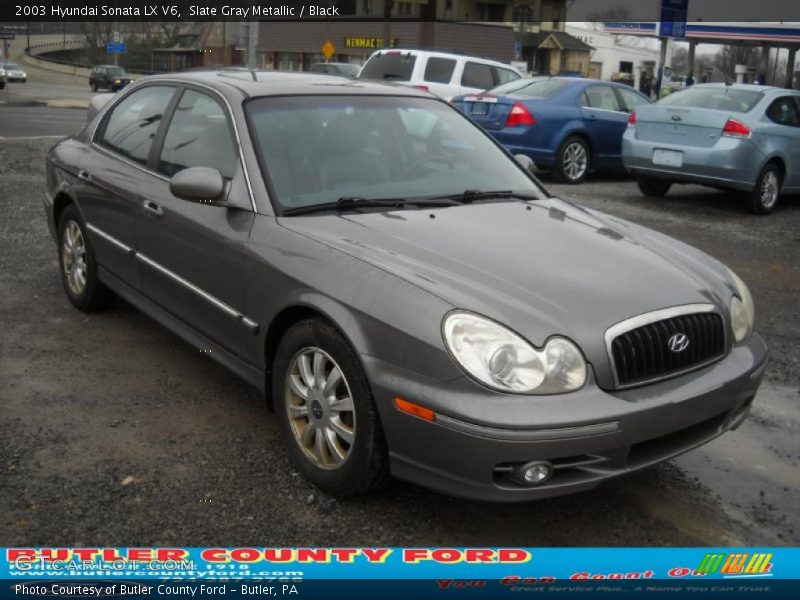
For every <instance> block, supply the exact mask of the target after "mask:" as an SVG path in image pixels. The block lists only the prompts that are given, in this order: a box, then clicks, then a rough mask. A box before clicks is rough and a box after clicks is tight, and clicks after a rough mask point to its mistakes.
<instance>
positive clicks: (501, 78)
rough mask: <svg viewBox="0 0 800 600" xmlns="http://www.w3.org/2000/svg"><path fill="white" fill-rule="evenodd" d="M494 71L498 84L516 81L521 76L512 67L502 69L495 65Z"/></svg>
mask: <svg viewBox="0 0 800 600" xmlns="http://www.w3.org/2000/svg"><path fill="white" fill-rule="evenodd" d="M495 72H496V73H497V81H498V82H499V83H500V85H502V84H504V83H509V82H511V81H516V80H517V79H519V78H520V77H521V75H520V74H519V73H517V72H516V71H514V70H512V69H502V68H500V67H496V68H495Z"/></svg>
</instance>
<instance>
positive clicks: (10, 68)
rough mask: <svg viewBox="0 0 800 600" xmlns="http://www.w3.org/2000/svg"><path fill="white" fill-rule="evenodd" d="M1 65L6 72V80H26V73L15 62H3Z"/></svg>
mask: <svg viewBox="0 0 800 600" xmlns="http://www.w3.org/2000/svg"><path fill="white" fill-rule="evenodd" d="M2 67H3V70H4V71H5V72H6V80H7V81H11V82H18V83H25V82H26V81H28V74H27V73H26V72H25V71H24V70H23V69H22V67H20V66H19V65H18V64H17V63H5V64H3V65H2Z"/></svg>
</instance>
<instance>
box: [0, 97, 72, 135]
mask: <svg viewBox="0 0 800 600" xmlns="http://www.w3.org/2000/svg"><path fill="white" fill-rule="evenodd" d="M85 124H86V111H85V110H80V109H75V108H50V107H48V106H2V105H0V139H4V138H20V137H40V136H42V137H54V138H59V137H64V136H67V135H72V134H73V133H77V132H79V131H80V130H81V128H82V127H83V126H84V125H85Z"/></svg>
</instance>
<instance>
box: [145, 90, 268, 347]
mask: <svg viewBox="0 0 800 600" xmlns="http://www.w3.org/2000/svg"><path fill="white" fill-rule="evenodd" d="M179 93H180V99H179V101H178V102H177V104H176V106H175V109H174V111H173V113H172V116H171V119H170V122H169V124H168V126H167V127H166V130H165V132H164V133H163V134H162V138H163V139H162V141H161V142H158V143H157V147H156V148H154V151H153V153H151V157H150V164H151V167H152V169H153V171H154V172H153V173H152V174H150V175H148V176H147V177H146V178H145V179H144V181H143V184H142V192H141V196H142V198H141V202H140V204H139V207H138V209H137V211H136V215H137V216H136V230H137V235H138V237H139V249H140V262H141V263H142V265H141V270H142V292H143V293H144V294H145V295H146V296H147V297H148V298H149V299H150V300H152V301H153V302H155V303H156V304H158V305H160V306H161V307H162V308H164V309H165V310H167V311H168V312H170V313H172V315H174V316H175V317H177V318H178V319H179V320H181V321H183V322H184V323H187V324H188V325H190V326H191V327H193V328H194V329H196V330H197V331H199V332H201V333H202V334H203V335H205V336H206V337H207V338H209V339H210V340H211V341H212V342H215V343H217V344H219V345H220V346H221V347H223V348H225V349H226V350H228V351H230V352H231V353H233V354H236V355H238V356H240V357H244V356H245V348H246V342H247V341H248V339H251V338H252V334H253V333H254V331H255V324H254V323H252V321H249V320H248V319H246V318H245V316H244V314H245V313H244V273H245V265H246V249H247V242H248V239H249V236H250V230H251V228H252V225H253V219H254V212H253V209H252V202H251V198H250V196H249V192H248V186H247V182H246V181H245V178H244V173H243V170H242V166H241V162H240V160H239V149H238V141H237V138H236V135H235V132H234V129H233V122H232V118H231V115H230V114H229V113H228V109H227V107H226V104H225V103H224V101H223V100H222V98H221V97H219V96H217V95H216V93H214V92H211V91H210V90H205V89H201V88H194V87H191V86H187V87H186V88H184V89H183V90H182V91H181V92H179ZM189 167H211V168H214V169H217V170H218V171H219V172H220V173H221V174H222V176H223V178H224V179H225V181H226V182H227V184H228V192H227V196H226V199H227V200H228V201H232V202H235V203H236V204H238V205H239V206H242V207H247V209H246V210H240V209H238V208H226V207H222V206H210V205H207V204H200V203H195V202H189V201H187V200H182V199H180V198H176V197H175V196H173V195H172V193H171V192H170V189H169V183H170V178H171V177H172V176H173V175H175V174H176V173H178V172H180V171H182V170H183V169H186V168H189ZM248 336H249V337H248Z"/></svg>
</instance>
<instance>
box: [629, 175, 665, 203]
mask: <svg viewBox="0 0 800 600" xmlns="http://www.w3.org/2000/svg"><path fill="white" fill-rule="evenodd" d="M636 185H638V186H639V191H640V192H642V193H643V194H644V195H645V196H650V197H652V198H663V197H664V196H666V195H667V192H668V191H669V188H671V187H672V182H671V181H668V180H666V179H658V178H657V177H647V176H645V175H639V176H638V177H637V178H636Z"/></svg>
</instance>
